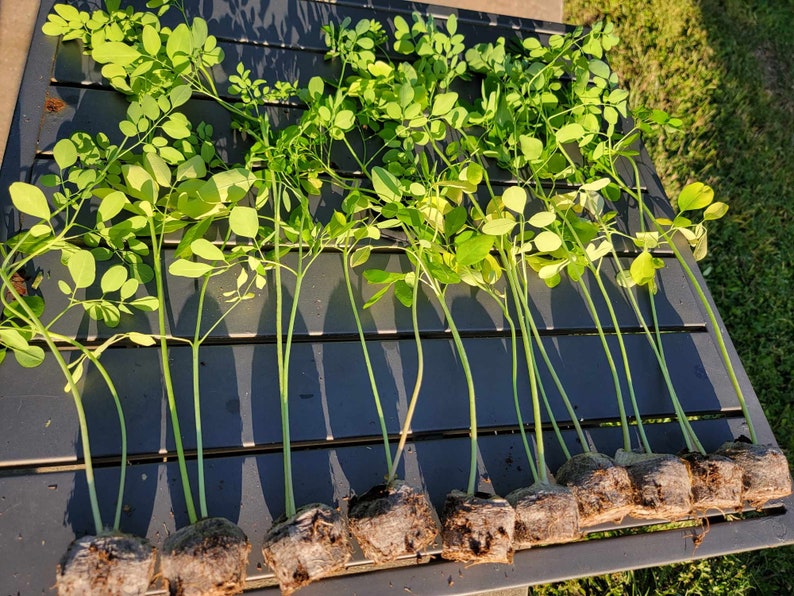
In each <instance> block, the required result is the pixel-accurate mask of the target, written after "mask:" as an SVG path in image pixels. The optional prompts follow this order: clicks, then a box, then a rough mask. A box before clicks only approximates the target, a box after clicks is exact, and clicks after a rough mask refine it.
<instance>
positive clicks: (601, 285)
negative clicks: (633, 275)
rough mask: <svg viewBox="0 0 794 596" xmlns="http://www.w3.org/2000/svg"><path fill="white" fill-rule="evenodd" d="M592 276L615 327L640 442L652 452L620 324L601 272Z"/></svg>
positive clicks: (646, 449) (647, 450) (646, 450)
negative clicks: (635, 391)
mask: <svg viewBox="0 0 794 596" xmlns="http://www.w3.org/2000/svg"><path fill="white" fill-rule="evenodd" d="M594 277H595V280H596V284H598V288H599V290H601V295H602V296H603V297H604V302H605V303H606V305H607V310H608V311H609V318H610V319H611V320H612V326H613V327H614V329H615V338H616V339H617V340H618V347H619V348H620V357H621V359H622V361H623V370H624V372H625V373H626V383H627V385H628V387H629V400H630V401H631V406H632V409H633V410H634V417H635V419H636V420H637V430H638V431H639V433H640V441H641V442H642V447H643V449H644V450H645V452H646V453H652V450H651V445H650V443H649V442H648V437H647V436H646V435H645V427H644V426H643V424H642V417H641V416H640V408H639V405H638V403H637V396H636V395H635V393H634V383H633V382H632V378H631V367H630V366H629V355H628V352H626V344H625V343H624V342H623V334H622V333H621V331H620V326H619V325H618V318H617V315H616V314H615V309H614V307H613V306H612V301H611V300H610V299H609V295H608V294H607V289H606V287H605V286H604V281H603V280H602V279H601V274H600V273H598V272H595V275H594Z"/></svg>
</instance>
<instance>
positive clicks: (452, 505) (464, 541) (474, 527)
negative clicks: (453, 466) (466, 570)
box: [441, 490, 516, 564]
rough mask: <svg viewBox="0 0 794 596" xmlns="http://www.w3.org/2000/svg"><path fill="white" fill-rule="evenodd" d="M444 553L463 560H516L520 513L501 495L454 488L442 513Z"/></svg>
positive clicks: (442, 554)
mask: <svg viewBox="0 0 794 596" xmlns="http://www.w3.org/2000/svg"><path fill="white" fill-rule="evenodd" d="M441 519H442V521H441V523H442V530H441V539H442V550H441V556H442V557H443V558H444V559H447V560H450V561H460V562H463V563H471V564H474V563H512V561H513V534H514V531H515V523H516V512H515V510H514V509H513V508H512V507H511V506H510V503H508V502H507V501H506V500H505V499H503V498H501V497H497V496H493V497H491V496H488V495H470V494H467V493H464V492H461V491H457V490H453V491H452V492H451V493H449V494H448V495H447V498H446V500H445V501H444V510H443V512H442V514H441Z"/></svg>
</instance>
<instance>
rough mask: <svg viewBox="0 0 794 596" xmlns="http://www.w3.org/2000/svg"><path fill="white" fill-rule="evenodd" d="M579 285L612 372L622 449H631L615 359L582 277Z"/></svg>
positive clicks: (627, 422)
mask: <svg viewBox="0 0 794 596" xmlns="http://www.w3.org/2000/svg"><path fill="white" fill-rule="evenodd" d="M579 287H580V288H581V289H582V295H583V296H584V299H585V302H586V303H587V308H588V310H589V311H590V316H591V317H592V319H593V323H595V326H596V330H597V331H598V337H599V339H600V340H601V346H602V347H603V348H604V354H605V355H606V358H607V363H608V365H609V371H610V372H611V373H612V382H613V384H614V386H615V395H616V397H617V403H618V413H619V415H620V429H621V431H622V433H623V449H625V450H626V451H631V435H630V434H629V421H628V419H627V418H626V408H625V406H624V404H623V391H622V390H621V388H620V378H619V377H618V370H617V367H616V366H615V361H614V360H613V358H612V352H611V351H610V349H609V344H608V343H607V338H606V335H605V334H604V328H603V327H602V326H601V318H600V317H599V316H598V311H597V310H596V307H595V304H594V303H593V297H592V296H591V295H590V290H589V289H588V288H587V284H585V283H584V280H583V279H581V278H580V279H579Z"/></svg>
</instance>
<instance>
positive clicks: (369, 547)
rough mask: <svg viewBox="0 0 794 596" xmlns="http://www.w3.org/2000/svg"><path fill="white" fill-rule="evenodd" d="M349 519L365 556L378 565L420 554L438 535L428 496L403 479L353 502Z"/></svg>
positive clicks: (378, 487)
mask: <svg viewBox="0 0 794 596" xmlns="http://www.w3.org/2000/svg"><path fill="white" fill-rule="evenodd" d="M348 520H349V524H350V531H351V532H352V533H353V536H354V537H355V538H356V540H357V541H358V543H359V545H360V546H361V550H362V551H363V552H364V556H365V557H367V558H368V559H371V560H372V561H373V562H374V563H378V564H380V563H387V562H389V561H393V560H394V559H396V558H397V557H400V556H403V555H412V554H416V553H419V552H421V551H422V550H424V549H425V548H427V547H428V546H430V545H431V544H432V543H433V541H434V540H435V538H436V536H437V535H438V527H437V526H436V520H435V512H434V511H433V507H432V505H430V501H429V500H428V498H427V496H426V495H425V494H423V493H419V492H417V491H415V490H414V489H413V488H411V486H410V485H408V484H406V483H405V482H403V481H402V480H396V481H394V482H392V483H391V484H389V485H384V484H381V485H378V486H375V487H373V488H371V489H369V490H368V491H367V492H365V493H364V494H363V495H361V496H355V497H353V498H352V499H350V509H349V511H348Z"/></svg>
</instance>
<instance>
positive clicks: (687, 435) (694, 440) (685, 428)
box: [629, 290, 706, 455]
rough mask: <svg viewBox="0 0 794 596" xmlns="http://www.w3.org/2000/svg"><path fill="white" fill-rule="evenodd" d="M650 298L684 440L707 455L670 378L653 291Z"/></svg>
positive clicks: (658, 350) (660, 352)
mask: <svg viewBox="0 0 794 596" xmlns="http://www.w3.org/2000/svg"><path fill="white" fill-rule="evenodd" d="M630 291H631V290H629V292H630ZM648 298H649V300H650V303H651V317H652V318H653V328H654V332H655V334H656V341H654V342H652V343H653V345H654V346H655V347H656V350H655V352H656V353H657V355H658V357H659V359H660V361H661V368H662V375H663V376H664V379H665V383H666V384H667V386H668V389H669V391H670V398H671V399H672V401H673V408H675V413H676V418H677V419H678V423H679V425H680V426H681V432H682V433H683V435H684V441H685V442H686V446H687V449H688V450H689V451H694V450H695V449H697V450H698V451H699V452H700V454H701V455H706V450H705V449H704V448H703V445H702V444H701V442H700V440H699V439H698V436H697V434H695V429H694V428H692V425H691V424H690V422H689V418H687V415H686V412H684V408H683V407H682V406H681V402H680V401H679V400H678V394H677V393H676V391H675V388H674V387H673V381H672V379H671V378H670V370H669V368H668V366H667V358H666V357H665V354H664V344H663V343H662V333H661V331H660V330H659V317H658V315H657V313H656V299H655V298H654V295H653V292H651V291H649V292H648ZM643 324H644V321H643Z"/></svg>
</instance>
